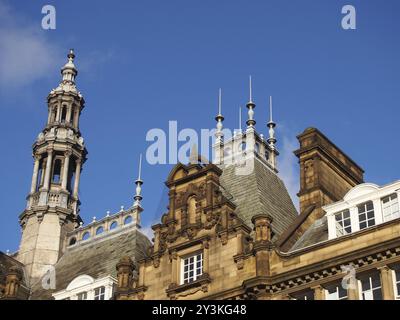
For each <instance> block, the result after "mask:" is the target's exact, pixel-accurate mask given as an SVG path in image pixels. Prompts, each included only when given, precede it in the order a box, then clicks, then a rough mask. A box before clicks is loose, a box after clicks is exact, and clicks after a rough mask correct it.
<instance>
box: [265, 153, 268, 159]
mask: <svg viewBox="0 0 400 320" xmlns="http://www.w3.org/2000/svg"><path fill="white" fill-rule="evenodd" d="M265 160H269V152H268V151H265Z"/></svg>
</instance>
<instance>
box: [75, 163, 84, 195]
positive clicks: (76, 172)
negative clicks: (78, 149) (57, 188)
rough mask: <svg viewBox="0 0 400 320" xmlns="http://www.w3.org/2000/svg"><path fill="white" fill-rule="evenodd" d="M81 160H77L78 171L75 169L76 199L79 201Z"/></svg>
mask: <svg viewBox="0 0 400 320" xmlns="http://www.w3.org/2000/svg"><path fill="white" fill-rule="evenodd" d="M81 162H82V161H81V159H77V160H76V169H75V182H74V198H75V199H78V191H79V180H80V177H81Z"/></svg>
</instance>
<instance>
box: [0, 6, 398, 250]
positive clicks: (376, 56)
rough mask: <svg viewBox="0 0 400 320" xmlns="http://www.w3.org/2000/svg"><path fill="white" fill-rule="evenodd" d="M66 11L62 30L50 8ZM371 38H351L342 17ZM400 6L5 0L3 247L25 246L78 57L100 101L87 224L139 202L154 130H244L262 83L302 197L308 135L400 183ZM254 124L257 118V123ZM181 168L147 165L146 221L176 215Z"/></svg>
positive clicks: (261, 105) (283, 162)
mask: <svg viewBox="0 0 400 320" xmlns="http://www.w3.org/2000/svg"><path fill="white" fill-rule="evenodd" d="M44 4H52V5H54V6H55V7H56V10H57V11H56V12H57V28H56V30H43V29H41V19H42V17H43V15H42V14H41V8H42V6H43V5H44ZM345 4H352V5H354V6H355V8H356V10H357V29H356V30H347V31H345V30H343V29H342V28H341V19H342V14H341V8H342V6H343V5H345ZM399 9H400V3H399V1H396V0H393V1H389V0H387V1H384V2H382V1H378V0H363V1H355V0H353V1H333V0H329V1H328V0H319V1H316V0H314V1H311V0H302V1H283V0H279V1H278V0H277V1H266V0H260V1H255V0H253V1H248V0H247V1H242V0H238V1H222V0H213V1H209V0H203V1H192V0H179V1H178V0H171V1H154V0H151V1H149V0H146V1H144V0H143V1H122V0H120V1H96V2H94V1H72V0H71V1H46V2H43V1H34V0H32V1H4V0H0V112H1V115H2V119H3V121H2V125H1V126H0V135H1V137H2V150H3V152H2V155H1V157H0V179H1V182H2V183H1V186H0V250H3V251H5V250H6V249H10V250H11V251H14V250H17V249H18V243H19V239H20V234H21V233H20V228H19V224H18V215H19V214H20V213H21V212H22V211H23V209H24V206H25V197H26V195H27V193H28V191H29V188H30V181H31V174H32V167H33V160H32V158H31V145H32V143H33V142H34V139H35V137H36V136H37V135H38V133H39V132H40V131H41V130H42V128H43V126H44V124H45V121H46V119H47V107H46V100H45V99H46V96H47V94H48V93H49V91H50V90H51V89H52V88H54V87H56V86H57V84H58V83H59V80H60V73H59V72H60V71H59V70H60V67H61V66H62V65H63V64H64V63H65V60H66V58H65V56H66V53H67V51H68V49H69V48H74V49H75V52H76V56H77V57H76V65H77V67H78V69H79V75H78V78H77V82H78V87H79V90H80V91H81V92H82V94H83V95H84V97H85V99H86V108H85V109H84V112H83V114H82V116H81V123H80V125H81V131H82V133H83V136H84V138H85V142H86V146H87V148H88V151H89V156H88V161H87V162H86V164H85V166H84V169H83V172H82V179H81V190H80V197H81V201H82V206H81V214H82V216H83V218H84V220H85V221H86V222H90V220H91V218H92V217H93V216H96V217H97V218H101V217H103V216H104V215H105V214H106V211H107V210H110V211H111V212H116V211H118V210H119V208H120V206H121V205H124V206H126V207H128V206H130V205H131V204H132V202H133V195H134V189H135V185H134V180H135V179H136V175H137V163H138V157H139V153H140V152H145V150H146V148H147V147H148V146H149V143H148V142H146V141H145V136H146V133H147V132H148V130H150V129H152V128H162V129H166V128H167V127H168V121H170V120H176V121H178V128H179V129H183V128H194V129H196V130H200V129H201V128H210V127H214V126H215V121H214V117H215V114H216V111H217V105H216V102H217V93H218V88H219V87H221V88H222V89H223V113H224V116H225V119H226V120H225V122H224V125H225V126H227V127H230V128H233V127H236V126H237V125H236V124H237V121H238V120H237V118H238V117H237V110H238V107H239V105H241V104H242V105H243V104H245V103H246V101H247V97H248V92H247V87H248V84H247V81H248V80H247V79H248V75H250V74H251V75H252V76H253V83H254V100H255V102H256V104H257V107H256V109H255V115H256V120H257V125H256V127H257V129H258V131H260V132H263V133H264V134H265V133H266V132H267V129H266V126H265V124H266V121H267V117H268V112H267V101H268V96H269V95H272V96H273V97H274V107H275V118H276V119H275V120H276V121H277V122H278V128H277V138H278V146H279V148H280V151H281V157H280V168H281V175H282V177H283V178H284V180H285V182H286V183H287V186H288V188H289V190H290V192H291V194H292V195H294V194H295V192H296V191H297V190H298V177H297V175H298V167H297V161H296V158H295V157H294V156H293V155H292V151H293V150H294V149H295V148H296V147H297V142H296V138H295V136H296V135H297V134H298V133H300V132H301V131H303V130H304V129H305V128H306V127H308V126H315V127H318V128H319V129H320V130H321V131H323V132H324V133H325V134H326V135H327V136H328V137H329V138H330V139H331V140H333V141H334V142H335V143H336V144H337V145H338V146H339V147H340V148H342V149H343V150H344V151H345V152H346V153H347V154H348V155H349V156H351V157H352V158H353V159H354V160H355V161H356V162H357V163H359V164H360V165H361V166H362V167H363V168H364V169H365V170H366V175H365V177H366V181H370V182H375V183H378V184H384V183H388V182H391V181H394V180H397V179H399V178H400V174H399V171H398V168H397V165H398V161H397V158H398V157H399V156H400V148H399V144H398V142H396V141H399V130H398V119H399V116H400V111H399V107H398V103H399V101H400V84H399V74H400V59H399V57H400V42H399V40H398V35H399V31H400V19H399V15H400V10H399ZM243 116H244V118H245V114H243ZM170 169H171V166H170V165H158V166H151V165H149V164H147V163H144V166H143V174H142V177H143V179H144V185H143V196H144V200H143V206H144V209H145V211H144V212H143V214H142V219H143V224H144V225H145V226H149V225H150V224H152V223H155V222H156V221H157V219H158V217H159V216H160V215H161V214H162V213H163V212H165V210H166V209H165V208H166V205H167V197H166V187H165V186H164V183H163V182H164V181H165V180H166V177H167V175H168V173H169V170H170Z"/></svg>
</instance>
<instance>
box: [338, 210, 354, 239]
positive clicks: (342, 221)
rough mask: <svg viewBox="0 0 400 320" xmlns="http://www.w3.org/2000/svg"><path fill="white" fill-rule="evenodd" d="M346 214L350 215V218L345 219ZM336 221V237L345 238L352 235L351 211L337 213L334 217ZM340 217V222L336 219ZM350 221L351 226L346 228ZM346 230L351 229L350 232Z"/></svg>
mask: <svg viewBox="0 0 400 320" xmlns="http://www.w3.org/2000/svg"><path fill="white" fill-rule="evenodd" d="M344 214H348V215H349V216H348V218H344ZM333 216H334V219H335V228H336V229H335V232H336V236H337V237H340V236H344V235H346V234H350V233H352V230H353V228H352V219H351V218H352V217H351V212H350V210H349V209H346V210H343V211H340V212H337V213H335V214H334V215H333ZM338 216H340V220H337V219H336V217H338ZM346 221H348V222H349V225H348V226H347V227H345V222H346ZM346 228H350V231H348V232H347V231H346V230H345V229H346Z"/></svg>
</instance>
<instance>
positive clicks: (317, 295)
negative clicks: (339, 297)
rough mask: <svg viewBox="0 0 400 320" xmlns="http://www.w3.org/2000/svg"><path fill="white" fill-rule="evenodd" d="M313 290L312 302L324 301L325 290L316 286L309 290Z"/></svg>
mask: <svg viewBox="0 0 400 320" xmlns="http://www.w3.org/2000/svg"><path fill="white" fill-rule="evenodd" d="M311 289H312V290H314V300H325V289H324V288H323V287H322V286H320V285H318V286H315V287H312V288H311Z"/></svg>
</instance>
